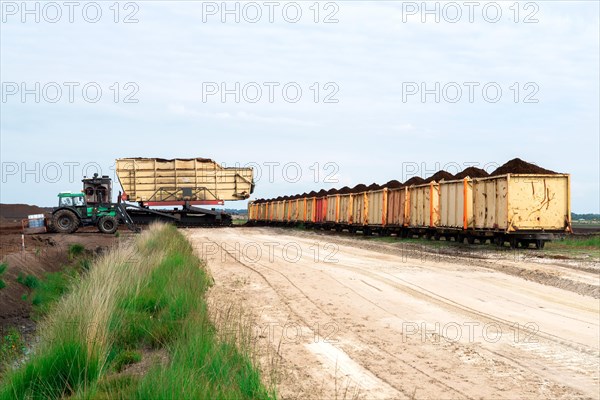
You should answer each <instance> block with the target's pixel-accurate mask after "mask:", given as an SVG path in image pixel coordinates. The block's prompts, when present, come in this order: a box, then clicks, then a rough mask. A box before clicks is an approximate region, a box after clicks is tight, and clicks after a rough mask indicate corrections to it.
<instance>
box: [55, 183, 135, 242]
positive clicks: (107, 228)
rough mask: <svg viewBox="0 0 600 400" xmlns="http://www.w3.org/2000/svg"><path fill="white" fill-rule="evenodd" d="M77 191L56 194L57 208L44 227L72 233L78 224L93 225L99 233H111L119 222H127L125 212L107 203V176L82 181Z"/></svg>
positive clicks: (108, 201)
mask: <svg viewBox="0 0 600 400" xmlns="http://www.w3.org/2000/svg"><path fill="white" fill-rule="evenodd" d="M82 182H83V190H82V191H81V192H80V193H59V194H58V207H57V208H55V209H54V210H53V211H52V216H51V217H50V218H49V220H48V221H49V224H48V228H49V230H51V231H54V232H58V233H73V232H75V231H76V230H77V229H79V227H83V226H97V227H98V230H99V231H100V232H102V233H115V232H116V231H117V229H118V227H119V222H121V221H124V222H125V223H127V224H128V225H131V220H130V218H129V216H128V215H127V211H126V210H125V208H124V207H123V205H122V204H121V203H120V202H119V203H117V204H115V203H112V202H111V196H112V182H111V179H110V178H109V177H108V176H102V177H98V174H94V177H93V178H85V179H83V180H82Z"/></svg>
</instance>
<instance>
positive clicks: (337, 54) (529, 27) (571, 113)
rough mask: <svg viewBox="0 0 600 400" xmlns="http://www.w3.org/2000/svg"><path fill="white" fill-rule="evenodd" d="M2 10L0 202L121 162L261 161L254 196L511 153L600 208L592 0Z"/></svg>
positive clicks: (496, 161)
mask: <svg viewBox="0 0 600 400" xmlns="http://www.w3.org/2000/svg"><path fill="white" fill-rule="evenodd" d="M1 6H2V21H1V25H0V46H1V47H0V78H1V79H0V80H1V82H2V98H1V102H0V107H1V110H0V114H1V115H0V117H1V118H0V157H1V166H2V171H1V173H2V176H1V190H0V202H2V203H28V204H37V205H41V206H51V205H55V204H56V203H57V199H56V194H57V193H58V192H61V191H79V190H80V189H81V178H82V177H83V176H84V175H85V176H91V175H92V174H93V173H94V172H99V173H100V174H106V175H109V176H111V177H113V178H114V177H115V173H114V160H115V159H117V158H124V157H161V158H191V157H203V158H211V159H214V160H216V161H217V162H219V163H223V164H225V165H226V166H236V165H238V166H251V167H254V169H255V179H256V189H255V192H254V194H253V195H252V198H262V197H265V198H266V197H276V196H280V195H286V194H288V195H289V194H296V193H302V192H308V191H311V190H319V189H321V188H325V189H329V188H332V187H337V188H339V187H342V186H346V185H348V186H355V185H356V184H358V183H365V184H367V185H368V184H371V183H373V182H375V183H379V184H381V183H385V182H387V181H389V180H391V179H396V180H399V181H402V182H403V181H406V180H407V179H409V178H410V177H412V176H415V175H418V176H422V177H427V176H430V175H432V174H433V173H435V172H436V171H438V170H439V169H447V170H448V171H449V172H451V173H456V172H458V171H460V170H462V169H464V168H465V167H467V166H471V165H475V166H478V167H480V168H484V169H486V170H487V171H488V172H491V171H492V170H493V169H495V168H496V167H497V166H499V165H501V164H503V163H504V162H506V161H508V160H510V159H512V158H515V157H519V158H522V159H524V160H526V161H529V162H532V163H535V164H537V165H539V166H542V167H544V168H547V169H550V170H554V171H558V172H564V173H569V174H571V182H572V193H571V197H572V211H574V212H577V213H588V212H590V213H591V212H593V213H598V212H600V205H599V203H600V192H599V181H600V176H599V170H600V164H599V162H600V124H599V109H600V104H599V98H600V81H599V75H600V72H599V71H600V65H599V55H600V54H599V52H600V50H599V49H600V41H599V32H600V23H599V2H597V1H568V2H567V1H533V2H531V1H529V2H528V1H520V2H517V1H496V2H483V1H482V2H478V1H476V2H473V3H469V2H460V1H459V2H436V1H428V2H421V1H418V2H410V1H408V2H406V1H405V2H400V1H382V2H378V1H370V2H359V1H333V2H315V1H304V2H303V1H297V2H278V1H274V2H268V1H266V2H260V1H259V2H236V1H227V2H222V1H218V2H197V1H171V2H167V1H134V2H114V1H109V2H101V1H99V2H78V1H75V2H73V3H69V2H36V1H28V2H21V1H18V2H12V1H2V2H1ZM227 207H228V208H243V207H245V202H231V203H228V204H227Z"/></svg>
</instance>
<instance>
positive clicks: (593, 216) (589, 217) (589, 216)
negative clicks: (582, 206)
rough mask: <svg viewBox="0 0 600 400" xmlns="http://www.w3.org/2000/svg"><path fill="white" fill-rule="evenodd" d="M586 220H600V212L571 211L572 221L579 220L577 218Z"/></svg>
mask: <svg viewBox="0 0 600 400" xmlns="http://www.w3.org/2000/svg"><path fill="white" fill-rule="evenodd" d="M582 219H583V220H585V221H598V220H600V214H576V213H571V220H572V221H577V220H582Z"/></svg>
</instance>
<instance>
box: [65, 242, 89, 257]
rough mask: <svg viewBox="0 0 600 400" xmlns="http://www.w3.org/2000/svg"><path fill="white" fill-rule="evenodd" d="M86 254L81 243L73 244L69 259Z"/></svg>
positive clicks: (70, 247) (70, 246) (70, 248)
mask: <svg viewBox="0 0 600 400" xmlns="http://www.w3.org/2000/svg"><path fill="white" fill-rule="evenodd" d="M84 252H85V246H84V245H82V244H79V243H73V244H71V245H69V250H68V254H69V258H70V259H74V258H76V257H79V256H81V255H82V254H83V253H84Z"/></svg>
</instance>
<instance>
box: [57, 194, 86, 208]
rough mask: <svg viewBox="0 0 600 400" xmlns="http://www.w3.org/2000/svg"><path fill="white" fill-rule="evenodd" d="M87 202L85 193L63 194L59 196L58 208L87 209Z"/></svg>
mask: <svg viewBox="0 0 600 400" xmlns="http://www.w3.org/2000/svg"><path fill="white" fill-rule="evenodd" d="M86 205H87V204H86V201H85V196H84V195H83V193H71V192H63V193H59V194H58V207H59V208H60V207H85V206H86Z"/></svg>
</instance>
